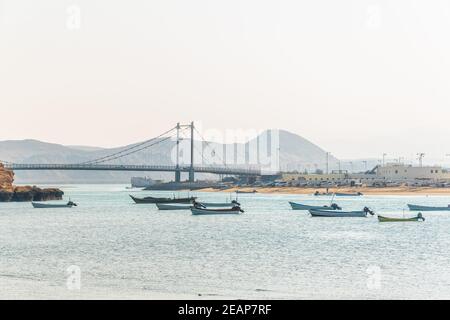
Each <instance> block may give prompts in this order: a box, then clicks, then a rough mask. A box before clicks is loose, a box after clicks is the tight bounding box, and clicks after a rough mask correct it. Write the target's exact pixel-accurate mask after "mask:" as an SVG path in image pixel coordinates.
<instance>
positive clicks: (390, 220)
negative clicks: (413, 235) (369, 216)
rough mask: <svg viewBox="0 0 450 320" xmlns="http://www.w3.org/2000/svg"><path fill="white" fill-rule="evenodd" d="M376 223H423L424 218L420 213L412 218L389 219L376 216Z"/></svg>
mask: <svg viewBox="0 0 450 320" xmlns="http://www.w3.org/2000/svg"><path fill="white" fill-rule="evenodd" d="M378 221H380V222H414V221H425V218H424V217H423V215H422V213H420V212H419V214H418V215H417V216H416V217H412V218H391V217H384V216H380V215H378Z"/></svg>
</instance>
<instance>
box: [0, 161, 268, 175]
mask: <svg viewBox="0 0 450 320" xmlns="http://www.w3.org/2000/svg"><path fill="white" fill-rule="evenodd" d="M5 167H6V168H8V169H11V170H15V171H17V170H84V171H158V172H176V171H181V172H189V171H190V167H189V166H180V167H179V169H178V170H177V167H176V166H160V165H113V164H17V163H13V164H11V163H10V164H8V163H7V164H5ZM194 172H197V173H213V174H230V175H247V176H258V175H261V170H259V169H245V168H244V169H242V168H231V167H209V166H206V167H202V166H198V167H197V166H194Z"/></svg>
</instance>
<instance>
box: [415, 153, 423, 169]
mask: <svg viewBox="0 0 450 320" xmlns="http://www.w3.org/2000/svg"><path fill="white" fill-rule="evenodd" d="M417 155H418V156H419V166H421V167H422V166H423V157H425V153H422V152H421V153H418V154H417Z"/></svg>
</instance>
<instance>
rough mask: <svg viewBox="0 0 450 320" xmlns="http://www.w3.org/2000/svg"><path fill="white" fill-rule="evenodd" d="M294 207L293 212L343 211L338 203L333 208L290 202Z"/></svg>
mask: <svg viewBox="0 0 450 320" xmlns="http://www.w3.org/2000/svg"><path fill="white" fill-rule="evenodd" d="M289 204H290V205H291V207H292V210H305V211H308V210H342V208H341V207H339V206H338V205H337V204H336V203H333V204H332V205H331V206H309V205H306V204H301V203H295V202H289Z"/></svg>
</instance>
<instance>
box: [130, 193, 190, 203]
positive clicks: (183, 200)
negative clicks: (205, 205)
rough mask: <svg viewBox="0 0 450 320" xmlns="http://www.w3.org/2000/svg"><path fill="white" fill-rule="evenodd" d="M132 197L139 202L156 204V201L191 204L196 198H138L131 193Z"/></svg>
mask: <svg viewBox="0 0 450 320" xmlns="http://www.w3.org/2000/svg"><path fill="white" fill-rule="evenodd" d="M130 197H131V199H133V201H134V202H135V203H137V204H148V203H152V204H156V203H185V204H189V203H192V202H193V201H195V199H196V198H194V197H191V198H178V199H170V198H154V197H145V198H136V197H133V196H132V195H130Z"/></svg>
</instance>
